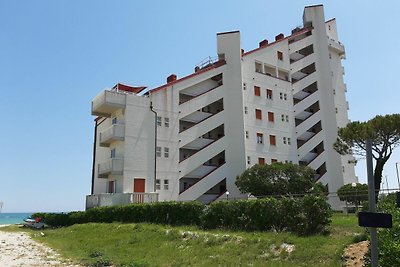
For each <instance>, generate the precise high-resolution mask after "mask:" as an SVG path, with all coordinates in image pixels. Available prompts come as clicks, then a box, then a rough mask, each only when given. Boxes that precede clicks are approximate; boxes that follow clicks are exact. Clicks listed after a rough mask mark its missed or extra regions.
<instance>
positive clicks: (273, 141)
mask: <svg viewBox="0 0 400 267" xmlns="http://www.w3.org/2000/svg"><path fill="white" fill-rule="evenodd" d="M269 144H270V145H271V146H276V136H275V135H270V136H269Z"/></svg>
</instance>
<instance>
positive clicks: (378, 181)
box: [374, 157, 389, 202]
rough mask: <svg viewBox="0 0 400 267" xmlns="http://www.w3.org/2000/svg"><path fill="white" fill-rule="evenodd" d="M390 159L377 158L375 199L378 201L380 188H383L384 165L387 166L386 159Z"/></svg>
mask: <svg viewBox="0 0 400 267" xmlns="http://www.w3.org/2000/svg"><path fill="white" fill-rule="evenodd" d="M388 159H389V157H387V158H379V159H377V160H376V165H375V170H374V182H375V200H376V202H378V195H379V190H380V189H381V182H382V172H383V166H385V163H386V161H387V160H388Z"/></svg>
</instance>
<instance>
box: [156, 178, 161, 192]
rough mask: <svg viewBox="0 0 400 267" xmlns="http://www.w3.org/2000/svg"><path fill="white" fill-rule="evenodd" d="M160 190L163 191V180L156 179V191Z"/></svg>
mask: <svg viewBox="0 0 400 267" xmlns="http://www.w3.org/2000/svg"><path fill="white" fill-rule="evenodd" d="M160 189H161V180H160V179H156V190H160Z"/></svg>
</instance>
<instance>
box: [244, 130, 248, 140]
mask: <svg viewBox="0 0 400 267" xmlns="http://www.w3.org/2000/svg"><path fill="white" fill-rule="evenodd" d="M244 133H245V135H246V139H249V131H245V132H244Z"/></svg>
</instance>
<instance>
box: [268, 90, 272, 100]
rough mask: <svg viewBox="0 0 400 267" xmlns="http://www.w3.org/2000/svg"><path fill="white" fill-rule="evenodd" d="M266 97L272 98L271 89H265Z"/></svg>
mask: <svg viewBox="0 0 400 267" xmlns="http://www.w3.org/2000/svg"><path fill="white" fill-rule="evenodd" d="M267 99H272V90H271V89H267Z"/></svg>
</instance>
